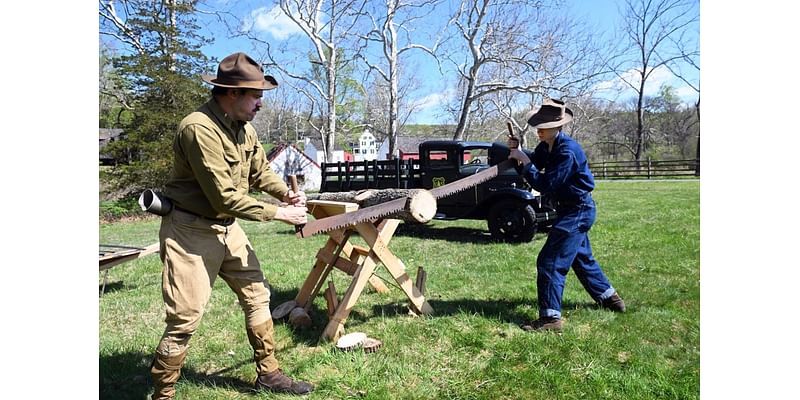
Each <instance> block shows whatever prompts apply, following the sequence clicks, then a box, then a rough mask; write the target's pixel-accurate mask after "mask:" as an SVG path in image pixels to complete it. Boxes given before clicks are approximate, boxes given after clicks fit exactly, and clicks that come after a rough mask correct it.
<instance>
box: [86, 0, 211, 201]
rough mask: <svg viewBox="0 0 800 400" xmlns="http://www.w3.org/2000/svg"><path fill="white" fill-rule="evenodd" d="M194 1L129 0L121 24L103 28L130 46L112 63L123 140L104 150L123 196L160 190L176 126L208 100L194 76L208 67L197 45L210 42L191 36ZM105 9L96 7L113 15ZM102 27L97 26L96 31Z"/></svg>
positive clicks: (195, 28) (114, 182) (193, 33)
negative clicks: (127, 116)
mask: <svg viewBox="0 0 800 400" xmlns="http://www.w3.org/2000/svg"><path fill="white" fill-rule="evenodd" d="M195 3H196V1H180V0H164V1H134V2H130V1H129V2H127V4H126V5H127V7H125V8H124V9H125V10H126V11H127V15H125V19H124V25H121V26H120V25H118V24H106V25H111V26H105V28H106V29H107V30H106V32H110V31H109V30H108V29H111V30H114V29H116V35H117V36H115V37H123V38H127V39H128V40H125V41H124V43H127V44H128V45H129V47H130V48H131V51H130V52H129V53H127V54H125V55H122V56H119V57H116V58H114V59H113V63H114V69H115V71H116V72H117V73H118V74H119V75H120V76H121V77H122V78H123V79H124V81H125V87H126V88H127V89H128V93H126V97H127V99H128V101H129V103H130V107H131V112H132V115H133V117H132V118H131V120H130V121H129V122H127V123H123V125H122V126H119V127H120V128H122V129H123V131H124V135H123V137H122V138H121V139H120V140H118V141H116V142H113V143H111V144H109V146H108V147H107V149H106V150H107V152H108V153H110V154H112V155H113V156H114V157H115V158H116V159H117V162H118V165H117V167H115V168H114V169H113V170H112V172H111V174H110V176H111V177H112V182H110V184H111V186H112V187H113V188H114V189H116V190H118V191H119V192H122V193H123V194H132V195H133V194H137V193H138V192H139V191H141V189H144V188H156V189H158V188H160V187H162V186H163V184H164V183H165V182H166V180H167V178H168V177H169V171H170V168H171V166H172V141H173V138H174V135H175V132H176V131H177V126H178V123H179V122H180V120H181V119H182V118H183V117H184V116H186V115H187V114H188V113H190V112H192V111H193V110H194V109H196V108H197V107H198V106H199V105H200V104H201V103H202V102H203V101H204V100H205V98H207V96H208V93H209V89H208V88H205V87H204V86H203V84H202V82H201V81H200V79H199V75H200V74H201V73H203V72H207V71H208V70H209V66H210V63H209V60H208V58H207V57H206V56H204V55H203V54H202V53H201V52H200V47H201V46H202V45H204V44H206V43H210V42H211V40H210V39H207V38H204V37H202V36H200V35H199V34H198V33H197V32H198V30H199V27H198V26H197V23H196V19H195V16H194V15H195V14H194V13H195ZM109 5H113V2H109V3H106V4H101V7H105V11H106V13H108V11H109V10H110V11H111V12H113V11H114V9H113V7H109ZM103 13H104V10H103V9H101V16H103ZM115 16H116V17H119V16H118V15H115ZM120 20H121V19H120ZM101 21H102V19H101ZM103 29H104V24H103V23H102V22H101V33H103Z"/></svg>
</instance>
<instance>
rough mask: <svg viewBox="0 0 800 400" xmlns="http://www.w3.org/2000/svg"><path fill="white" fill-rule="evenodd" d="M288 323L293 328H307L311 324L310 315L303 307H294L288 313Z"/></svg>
mask: <svg viewBox="0 0 800 400" xmlns="http://www.w3.org/2000/svg"><path fill="white" fill-rule="evenodd" d="M289 323H290V324H292V326H294V327H295V328H308V327H309V326H311V317H310V316H309V315H308V312H306V310H305V309H304V308H303V307H295V308H294V309H292V311H291V312H290V313H289Z"/></svg>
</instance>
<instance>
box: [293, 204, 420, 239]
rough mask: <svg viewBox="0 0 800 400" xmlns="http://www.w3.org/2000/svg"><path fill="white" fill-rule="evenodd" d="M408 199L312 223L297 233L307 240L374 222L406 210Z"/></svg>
mask: <svg viewBox="0 0 800 400" xmlns="http://www.w3.org/2000/svg"><path fill="white" fill-rule="evenodd" d="M408 199H409V198H408V197H401V198H399V199H394V200H392V201H387V202H386V203H381V204H378V205H374V206H372V207H367V208H361V209H359V210H356V211H353V212H351V213H345V214H339V215H334V216H331V217H325V218H322V219H317V220H314V221H310V222H308V223H306V225H305V226H304V227H303V229H301V230H300V231H299V232H297V236H298V237H302V238H306V237H310V236H312V235H315V234H317V233H324V232H330V231H332V230H336V229H341V228H344V227H347V226H352V225H355V224H358V223H360V222H367V221H374V220H376V219H379V218H382V217H387V216H389V215H392V214H396V213H398V212H400V211H402V210H403V209H405V207H406V202H407V201H408Z"/></svg>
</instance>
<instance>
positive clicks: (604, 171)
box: [603, 160, 606, 179]
mask: <svg viewBox="0 0 800 400" xmlns="http://www.w3.org/2000/svg"><path fill="white" fill-rule="evenodd" d="M603 179H606V160H603Z"/></svg>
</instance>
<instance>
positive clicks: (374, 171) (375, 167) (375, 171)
mask: <svg viewBox="0 0 800 400" xmlns="http://www.w3.org/2000/svg"><path fill="white" fill-rule="evenodd" d="M372 178H373V179H372V180H373V181H374V182H375V186H374V187H375V188H376V189H377V188H378V159H377V158H376V159H374V160H372Z"/></svg>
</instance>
